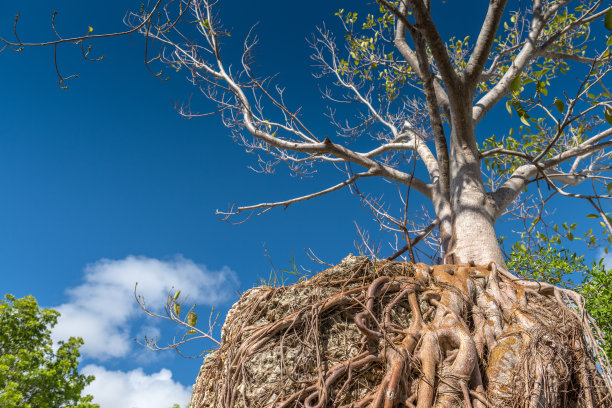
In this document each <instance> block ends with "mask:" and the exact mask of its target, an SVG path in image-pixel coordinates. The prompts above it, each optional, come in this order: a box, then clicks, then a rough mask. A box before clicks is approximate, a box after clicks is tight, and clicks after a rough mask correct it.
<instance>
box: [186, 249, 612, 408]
mask: <svg viewBox="0 0 612 408" xmlns="http://www.w3.org/2000/svg"><path fill="white" fill-rule="evenodd" d="M596 333H597V329H596V327H595V326H594V325H593V322H592V321H591V320H590V318H589V316H588V315H587V314H586V313H585V312H584V310H583V309H582V304H581V299H580V297H579V296H578V295H577V294H576V293H574V292H571V291H567V290H562V289H558V288H555V287H553V286H551V285H546V284H538V283H535V282H531V281H526V280H521V279H517V278H516V277H515V276H513V275H511V274H510V273H509V272H507V271H505V270H502V269H501V268H498V267H497V266H496V265H495V264H490V265H485V266H475V265H439V266H433V267H431V266H427V265H424V264H416V265H412V264H406V263H401V262H376V263H375V262H373V261H371V260H369V259H367V258H363V257H352V256H350V257H348V258H346V259H345V260H344V261H343V262H342V263H341V264H340V265H337V266H336V267H334V268H331V269H328V270H327V271H324V272H322V273H321V274H319V275H317V276H316V277H314V278H312V279H310V280H308V281H305V282H301V283H299V284H296V285H293V286H289V287H282V288H255V289H251V290H249V291H248V292H246V293H245V294H244V295H243V297H242V299H241V300H240V301H239V302H238V303H237V304H236V305H235V306H234V307H233V308H232V310H231V311H230V313H229V314H228V317H227V320H226V323H225V325H224V328H223V333H222V346H221V347H220V349H218V350H216V351H215V352H213V353H211V354H209V355H208V356H207V357H206V359H205V362H204V365H203V366H202V369H201V371H200V374H199V376H198V380H197V382H196V385H195V387H194V395H193V397H192V401H191V405H190V407H191V408H204V407H215V408H219V407H223V408H235V407H249V408H255V407H262V408H282V407H305V408H324V407H341V408H359V407H363V408H366V407H370V408H396V407H418V408H429V407H436V408H451V407H468V408H472V407H473V408H485V407H521V408H522V407H525V408H544V407H572V408H573V407H588V408H592V407H608V406H612V396H611V394H610V391H611V389H612V387H611V386H610V376H609V374H610V372H609V370H608V368H609V364H608V362H607V360H603V359H604V357H603V355H602V353H601V351H600V350H599V348H598V342H597V338H596V337H597V336H596Z"/></svg>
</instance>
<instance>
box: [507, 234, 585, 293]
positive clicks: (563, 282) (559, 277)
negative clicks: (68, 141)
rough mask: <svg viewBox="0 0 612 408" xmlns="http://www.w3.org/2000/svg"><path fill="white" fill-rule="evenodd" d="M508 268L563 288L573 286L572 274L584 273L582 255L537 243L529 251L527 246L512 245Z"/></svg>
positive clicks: (521, 274)
mask: <svg viewBox="0 0 612 408" xmlns="http://www.w3.org/2000/svg"><path fill="white" fill-rule="evenodd" d="M507 264H508V268H510V269H511V270H513V271H514V272H515V273H516V274H517V275H519V276H523V277H526V278H530V279H534V280H537V281H540V282H548V283H551V284H553V285H556V286H560V287H564V288H574V287H575V286H576V285H575V284H573V283H572V276H571V275H572V274H574V273H576V274H580V273H585V272H586V271H587V268H586V266H585V265H584V256H579V255H577V254H575V253H573V252H571V251H569V250H567V249H558V248H557V247H556V246H553V245H551V244H547V245H546V246H544V245H542V244H541V245H539V246H538V247H537V248H536V249H535V250H533V251H529V250H528V249H527V247H525V246H524V245H521V243H516V244H515V245H514V246H513V247H512V252H511V253H510V260H509V261H508V263H507Z"/></svg>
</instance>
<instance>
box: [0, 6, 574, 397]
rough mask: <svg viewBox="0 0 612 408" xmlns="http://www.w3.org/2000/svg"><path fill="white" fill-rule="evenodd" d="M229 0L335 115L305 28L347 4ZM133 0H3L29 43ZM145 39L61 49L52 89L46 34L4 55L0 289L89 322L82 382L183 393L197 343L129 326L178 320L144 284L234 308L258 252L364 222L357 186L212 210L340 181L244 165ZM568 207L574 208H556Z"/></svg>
mask: <svg viewBox="0 0 612 408" xmlns="http://www.w3.org/2000/svg"><path fill="white" fill-rule="evenodd" d="M224 3H225V4H224V5H223V8H222V9H221V13H222V17H223V19H224V21H225V22H226V26H227V27H228V28H232V38H231V39H228V48H229V50H228V51H227V55H228V56H229V57H230V58H231V57H232V56H235V52H233V51H232V49H231V48H230V46H231V45H232V44H233V45H235V46H236V45H237V46H241V41H242V38H243V36H244V33H245V30H246V29H248V28H250V27H251V26H252V25H253V24H254V23H255V22H258V21H259V23H260V24H259V25H258V27H257V34H258V35H259V37H260V43H261V46H260V47H259V52H258V54H257V60H258V69H259V70H260V71H261V72H266V73H277V72H278V73H279V77H278V82H279V83H281V84H284V85H285V86H286V87H287V91H288V92H289V95H290V102H291V103H294V104H295V106H298V105H303V106H304V107H305V109H304V116H305V117H310V118H312V119H311V120H310V123H311V124H313V126H314V128H315V130H318V131H321V132H325V131H328V130H329V129H330V128H329V127H327V124H326V123H325V120H322V117H321V113H322V112H323V110H324V107H325V104H324V103H322V101H321V99H320V96H319V91H318V89H317V83H316V80H315V79H314V78H313V77H312V75H311V72H312V71H311V70H310V65H311V60H310V59H309V49H308V45H307V43H306V37H308V36H309V35H310V34H311V33H312V32H314V29H315V26H317V25H319V24H321V23H322V22H323V21H327V22H328V26H330V27H334V26H335V24H336V23H335V20H334V17H333V14H334V12H335V11H337V10H338V9H339V8H350V7H352V6H351V2H347V1H346V0H342V1H341V0H328V1H325V2H319V1H317V2H313V3H312V4H308V5H307V6H306V7H300V8H297V7H296V6H294V5H290V4H288V3H287V2H281V1H277V0H274V1H265V2H264V1H260V2H243V1H239V2H238V1H233V2H232V1H226V2H224ZM449 3H453V2H449ZM139 4H140V2H126V1H118V0H115V1H108V2H105V3H104V4H101V3H99V2H91V1H80V2H77V1H74V0H53V1H49V0H47V1H39V0H27V1H25V0H24V1H19V2H1V3H0V33H2V35H3V36H9V35H10V31H11V28H12V24H13V18H14V15H15V14H17V13H21V20H20V31H19V32H20V36H21V38H22V39H23V40H24V41H42V40H46V39H50V38H52V32H51V30H50V24H49V23H50V18H51V14H52V12H53V10H57V11H59V14H58V16H57V18H56V23H57V27H58V29H59V30H60V32H62V33H65V34H66V35H70V34H82V33H84V32H85V31H86V30H87V27H88V26H92V27H93V28H94V32H95V33H103V32H110V31H117V30H123V29H124V26H123V25H122V23H121V20H122V18H123V16H124V14H125V12H126V11H127V9H128V8H129V7H133V8H138V6H139ZM299 4H302V5H303V3H299ZM368 8H369V9H370V10H372V9H373V8H374V9H375V8H376V6H365V7H364V10H366V9H368ZM468 14H470V18H473V17H478V16H477V15H476V16H475V15H474V14H475V13H474V10H465V6H463V5H456V4H447V5H445V13H444V14H442V15H441V16H440V17H439V18H440V21H447V22H449V23H453V22H454V23H455V24H454V25H453V26H452V27H454V28H456V27H457V24H456V19H457V16H462V17H466V16H467V15H468ZM467 27H468V28H467V29H465V30H466V31H465V32H461V30H462V29H459V32H455V35H456V36H457V37H460V38H463V36H465V35H468V34H472V35H473V33H470V32H469V31H468V30H469V29H474V27H475V26H467ZM142 45H143V42H142V40H141V38H139V37H138V36H133V37H132V38H129V39H128V38H120V39H110V40H104V41H100V42H98V43H96V44H95V47H94V53H96V54H97V55H105V56H106V58H105V60H104V61H102V62H98V63H90V62H85V61H83V60H82V58H80V53H79V50H78V49H76V48H71V47H61V48H60V50H59V62H60V66H59V68H60V70H61V71H62V73H63V74H64V75H69V74H73V73H76V74H78V75H79V78H76V79H73V80H71V81H70V82H69V86H70V89H69V90H60V89H58V87H57V77H56V74H55V70H54V66H53V58H52V52H53V50H52V49H26V50H25V51H23V52H22V53H19V54H15V53H12V52H4V53H2V54H0V76H1V78H2V99H1V100H0V106H1V107H2V113H1V115H0V129H2V135H1V136H0V189H1V191H2V199H1V200H0V267H1V268H2V283H1V284H0V292H2V293H5V292H10V293H13V294H15V295H16V296H23V295H26V294H32V295H34V296H35V297H36V298H37V299H38V301H39V302H40V303H41V305H44V306H47V307H54V308H58V309H59V310H60V311H61V312H62V313H63V320H61V321H60V325H59V326H58V330H56V333H55V336H56V338H61V337H62V336H66V335H71V334H72V335H80V336H83V337H84V338H85V340H86V344H85V346H84V348H83V354H84V355H83V363H82V367H84V371H85V372H87V373H93V374H95V375H96V376H97V378H98V380H96V383H94V386H92V388H91V389H90V391H91V392H93V393H94V395H95V397H96V398H97V400H98V401H99V402H101V403H102V408H110V407H113V406H119V407H120V406H125V407H132V406H134V407H136V406H138V407H140V406H142V407H145V406H146V407H153V408H157V407H160V408H162V407H165V406H170V405H171V404H172V403H174V402H178V403H181V404H183V405H184V404H185V403H186V402H187V401H186V398H188V397H189V392H190V387H191V384H192V383H193V381H194V379H195V377H196V375H197V372H198V370H199V366H200V362H201V360H200V359H196V360H185V359H182V358H180V357H178V356H176V355H174V354H173V353H171V352H165V353H158V354H154V353H152V352H148V351H146V350H144V349H142V348H141V347H140V346H138V345H137V344H135V343H134V342H133V340H132V339H133V338H134V337H142V335H143V334H147V333H148V334H156V333H160V334H161V336H162V342H163V339H164V338H168V337H169V336H172V334H173V330H174V329H173V328H172V327H171V326H164V325H161V324H160V323H159V322H158V321H156V320H154V319H147V318H145V316H144V315H143V314H142V313H140V312H139V311H138V310H137V309H136V305H135V302H134V300H133V297H132V293H131V291H132V289H133V285H134V282H136V281H137V280H138V281H139V282H140V284H141V287H142V291H143V292H142V293H143V294H144V295H145V296H146V297H147V300H148V303H149V305H151V306H152V307H154V308H155V307H156V306H161V304H162V303H163V300H164V294H165V293H166V291H167V290H168V289H170V287H172V286H175V287H178V288H180V289H181V290H182V291H183V293H186V294H187V293H188V294H190V299H191V300H193V301H195V302H197V303H198V304H199V305H201V309H200V313H201V315H202V314H206V310H207V305H209V304H215V305H216V306H218V308H219V309H220V310H226V309H227V308H228V307H229V306H230V305H231V303H232V302H234V301H235V300H236V299H237V292H238V291H244V290H246V289H248V288H249V287H252V286H253V285H254V284H256V282H257V279H258V276H264V277H265V276H267V275H268V273H269V271H270V263H269V260H268V258H266V257H265V256H264V254H265V253H266V250H267V253H268V254H270V256H271V259H272V260H273V262H274V264H275V266H276V267H277V268H286V267H288V266H289V262H290V261H291V259H292V257H293V254H295V257H296V260H297V261H298V264H304V265H307V266H309V267H313V269H314V268H317V266H313V265H312V264H310V263H309V262H308V259H307V257H306V256H305V254H304V249H306V248H312V249H313V251H314V252H315V253H316V254H317V255H318V256H319V257H320V258H321V259H323V260H325V261H327V262H330V263H335V262H338V261H339V260H340V259H341V258H343V257H344V256H346V255H347V254H348V253H349V252H355V248H354V241H355V240H356V239H357V234H356V231H355V226H354V223H353V222H354V221H355V220H357V221H358V222H359V223H360V224H361V225H366V226H370V227H371V226H372V225H371V224H370V221H369V218H370V217H369V215H368V214H367V213H364V212H363V211H362V210H361V209H360V206H359V203H358V202H357V201H356V200H355V199H354V198H352V197H351V196H350V194H348V192H337V193H335V194H333V195H330V196H327V197H323V198H320V199H318V200H315V201H311V202H308V203H306V204H302V205H295V206H292V207H291V208H290V209H288V210H286V211H283V210H280V209H277V210H273V211H270V212H269V213H268V214H266V215H264V216H262V217H253V218H252V219H251V220H249V221H248V222H246V223H244V224H241V225H238V226H234V225H230V224H228V223H225V222H222V221H219V220H218V218H217V217H216V215H215V210H216V209H221V210H223V209H226V208H227V206H228V205H229V204H231V203H233V202H234V201H237V202H238V203H241V204H251V203H257V202H260V201H264V200H280V199H285V198H289V197H292V196H294V195H298V194H304V193H307V192H312V191H314V190H315V189H316V188H318V187H320V186H321V185H322V184H321V183H322V180H323V182H324V183H325V184H328V183H331V181H329V180H333V181H335V182H337V181H339V175H338V174H336V173H331V172H329V173H327V172H323V173H322V177H319V178H314V179H306V180H300V179H295V178H292V177H291V176H289V175H288V174H287V173H286V172H284V171H283V169H282V168H279V171H277V174H275V175H273V176H266V175H259V174H255V173H253V172H251V171H250V170H249V169H248V168H247V166H248V165H250V164H253V163H254V157H253V156H249V155H247V154H245V152H244V148H242V147H240V146H237V145H235V144H234V143H233V142H232V140H231V139H230V138H229V137H228V136H227V131H226V130H225V129H224V128H223V127H222V126H221V124H220V121H219V119H218V118H216V117H212V118H203V119H198V120H189V121H188V120H184V119H181V118H180V117H179V116H178V115H177V113H176V112H175V111H174V109H173V101H182V100H186V99H188V98H189V96H190V95H191V94H194V98H197V97H198V95H197V94H196V93H195V91H194V90H193V89H192V88H191V87H190V86H189V84H188V83H186V81H185V80H184V79H183V77H182V76H181V75H180V74H177V75H172V76H171V78H170V80H169V81H167V82H161V81H159V80H157V79H155V78H154V77H152V76H151V75H149V74H148V72H147V70H146V68H145V66H144V64H143V63H142V60H143V46H142ZM238 49H240V48H238ZM494 115H499V114H494ZM500 117H501V116H497V120H499V118H500ZM494 120H496V119H495V116H493V117H492V118H491V119H489V121H488V122H487V123H489V125H487V124H485V125H484V126H485V127H486V126H490V125H491V124H492V123H493V122H494ZM325 177H328V178H327V179H326V178H325ZM414 208H415V209H418V202H416V201H415V203H414ZM559 213H560V215H561V216H563V214H567V212H565V210H564V209H563V208H560V209H559ZM502 228H504V227H502ZM371 233H372V234H373V236H374V238H375V239H377V240H380V241H382V240H384V239H385V238H388V237H386V236H383V235H380V234H379V233H378V232H377V231H376V230H375V229H372V230H371ZM315 270H316V269H315ZM202 317H203V316H202ZM210 346H211V345H210V344H202V345H199V347H198V348H206V347H210Z"/></svg>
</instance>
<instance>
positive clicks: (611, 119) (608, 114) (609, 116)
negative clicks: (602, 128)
mask: <svg viewBox="0 0 612 408" xmlns="http://www.w3.org/2000/svg"><path fill="white" fill-rule="evenodd" d="M604 116H605V118H606V122H608V124H609V125H612V109H606V110H605V111H604Z"/></svg>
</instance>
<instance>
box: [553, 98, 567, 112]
mask: <svg viewBox="0 0 612 408" xmlns="http://www.w3.org/2000/svg"><path fill="white" fill-rule="evenodd" d="M555 108H557V110H558V111H559V112H560V113H563V111H564V110H565V103H564V102H563V101H562V100H561V99H555Z"/></svg>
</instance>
